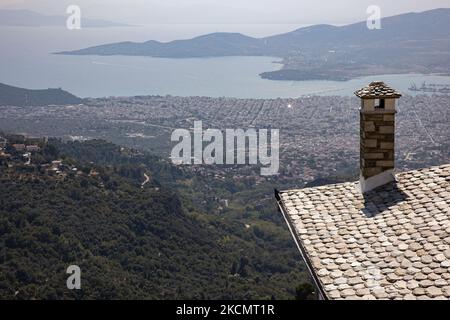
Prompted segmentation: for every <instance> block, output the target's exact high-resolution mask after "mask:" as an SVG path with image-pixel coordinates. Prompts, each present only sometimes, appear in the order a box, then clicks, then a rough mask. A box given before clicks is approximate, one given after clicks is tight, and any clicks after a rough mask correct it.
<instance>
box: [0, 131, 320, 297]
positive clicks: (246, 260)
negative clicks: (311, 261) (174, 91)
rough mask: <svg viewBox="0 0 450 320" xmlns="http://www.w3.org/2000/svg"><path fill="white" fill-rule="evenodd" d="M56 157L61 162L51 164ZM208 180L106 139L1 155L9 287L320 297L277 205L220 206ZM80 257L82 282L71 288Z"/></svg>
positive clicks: (5, 288)
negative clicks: (54, 167)
mask: <svg viewBox="0 0 450 320" xmlns="http://www.w3.org/2000/svg"><path fill="white" fill-rule="evenodd" d="M6 151H8V152H10V153H12V152H13V150H8V147H6ZM13 156H14V154H13ZM55 160H58V161H60V162H61V163H62V165H61V167H60V168H61V169H60V171H59V170H58V171H57V172H58V174H56V175H55V174H49V172H50V171H49V167H50V165H49V164H50V163H52V161H55ZM144 173H145V174H146V175H147V177H149V179H148V181H147V183H145V184H144V185H142V183H143V181H144ZM223 184H224V185H218V186H217V188H218V189H219V188H223V190H225V191H223V192H229V191H227V189H234V190H235V191H237V192H239V190H245V186H233V185H232V182H230V181H228V182H223ZM203 186H204V184H203V183H202V181H201V180H199V179H198V178H196V177H193V176H189V175H188V174H186V173H185V172H183V171H182V169H180V168H178V167H175V166H173V165H171V164H170V163H168V162H166V161H163V160H161V159H159V158H157V157H154V156H152V155H149V154H145V153H142V152H138V151H135V150H130V149H125V148H121V147H119V146H116V145H114V144H111V143H107V142H104V141H99V140H91V141H86V142H62V141H60V140H50V141H49V142H46V143H45V144H43V145H41V149H40V151H39V152H35V153H33V155H32V160H31V163H29V164H23V163H21V162H20V161H15V162H14V161H13V160H11V159H9V160H4V159H3V160H2V159H1V158H0V190H1V192H0V298H1V299H182V298H183V299H294V298H303V299H305V298H312V297H313V295H312V293H311V290H312V287H311V285H310V284H309V279H308V277H307V274H306V272H305V270H304V266H303V263H302V262H301V259H300V256H299V254H298V252H297V250H296V248H295V246H294V244H293V241H292V240H291V238H290V234H289V232H288V231H287V229H286V228H285V227H284V224H283V222H282V220H281V219H282V218H281V217H280V214H278V213H277V212H276V209H275V208H274V206H273V207H271V206H269V207H267V208H262V207H260V208H258V207H253V206H252V205H251V201H249V202H248V206H247V207H246V206H243V208H244V209H243V210H242V215H239V216H238V215H236V213H235V214H234V215H227V213H226V210H225V211H224V212H222V213H221V214H220V215H219V214H216V213H211V212H210V211H209V210H208V208H207V206H206V205H202V204H204V203H205V202H204V201H203V200H202V201H195V200H196V199H195V196H196V195H197V196H198V197H199V198H200V199H204V197H207V196H208V194H207V190H204V189H203V188H204V187H203ZM242 192H243V191H242ZM248 196H249V197H250V198H251V194H249V195H248ZM233 212H236V210H234V211H233ZM247 223H248V224H247ZM73 264H75V265H79V266H80V268H81V290H69V289H67V287H66V279H67V277H68V274H66V269H67V267H68V266H69V265H73Z"/></svg>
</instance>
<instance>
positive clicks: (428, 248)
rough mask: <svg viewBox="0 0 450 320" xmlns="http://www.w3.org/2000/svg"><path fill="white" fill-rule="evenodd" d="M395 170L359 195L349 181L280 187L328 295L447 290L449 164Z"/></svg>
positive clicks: (444, 294) (416, 294)
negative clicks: (389, 180) (381, 183)
mask: <svg viewBox="0 0 450 320" xmlns="http://www.w3.org/2000/svg"><path fill="white" fill-rule="evenodd" d="M396 177H397V182H393V183H390V184H387V185H384V186H382V187H379V188H377V189H375V190H373V191H371V192H368V193H365V194H364V195H363V194H361V193H360V192H359V191H358V188H357V183H356V182H348V183H341V184H332V185H327V186H320V187H314V188H305V189H294V190H286V191H282V192H280V193H279V197H280V202H279V203H280V206H281V208H282V211H283V213H284V215H285V217H286V220H287V221H288V223H289V224H290V226H291V230H293V233H294V236H295V237H296V239H297V241H298V243H299V244H300V246H301V247H302V251H303V255H304V256H305V259H306V260H307V261H308V264H309V265H310V268H311V269H312V272H313V273H315V275H316V276H317V279H318V281H319V285H320V286H321V287H322V288H323V292H324V294H325V295H326V296H327V297H328V298H331V299H341V298H344V299H354V298H356V297H359V298H362V299H425V298H432V299H441V298H447V299H449V298H450V234H449V231H450V165H443V166H438V167H431V168H426V169H421V170H415V171H409V172H403V173H400V174H397V176H396ZM327 289H329V290H327Z"/></svg>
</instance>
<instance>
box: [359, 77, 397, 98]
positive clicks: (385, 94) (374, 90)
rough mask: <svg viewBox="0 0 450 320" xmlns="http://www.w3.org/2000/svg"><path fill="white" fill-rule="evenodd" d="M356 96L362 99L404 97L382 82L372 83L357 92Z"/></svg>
mask: <svg viewBox="0 0 450 320" xmlns="http://www.w3.org/2000/svg"><path fill="white" fill-rule="evenodd" d="M355 95H356V96H358V97H360V98H361V99H385V98H400V97H401V96H402V95H401V94H400V93H399V92H397V91H396V90H395V89H392V88H391V87H389V86H388V85H386V84H385V83H384V82H382V81H374V82H371V83H370V84H369V85H368V86H366V87H364V88H362V89H359V90H358V91H356V92H355Z"/></svg>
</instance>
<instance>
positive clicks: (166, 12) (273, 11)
mask: <svg viewBox="0 0 450 320" xmlns="http://www.w3.org/2000/svg"><path fill="white" fill-rule="evenodd" d="M319 2H320V5H318V3H319ZM74 4H75V5H79V6H80V8H81V11H82V14H83V15H84V16H85V17H89V18H98V19H105V20H111V21H115V22H124V23H130V24H138V25H152V24H297V25H311V24H320V23H327V24H335V25H342V24H348V23H352V22H358V21H362V20H365V19H366V17H367V14H366V9H367V7H368V6H370V5H378V6H379V7H380V8H381V14H382V16H391V15H396V14H400V13H406V12H413V11H414V12H417V11H425V10H429V9H434V8H450V0H427V1H424V0H320V1H319V0H0V9H29V10H33V11H37V12H40V13H46V14H55V15H64V14H65V11H66V8H67V7H68V6H69V5H74Z"/></svg>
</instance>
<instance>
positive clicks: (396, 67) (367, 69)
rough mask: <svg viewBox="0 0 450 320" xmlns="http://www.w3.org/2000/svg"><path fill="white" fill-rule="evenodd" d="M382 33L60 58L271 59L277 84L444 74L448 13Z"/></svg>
mask: <svg viewBox="0 0 450 320" xmlns="http://www.w3.org/2000/svg"><path fill="white" fill-rule="evenodd" d="M381 25H382V29H379V30H369V29H368V28H367V26H366V22H365V21H364V22H359V23H354V24H350V25H346V26H332V25H315V26H310V27H305V28H300V29H297V30H294V31H292V32H288V33H284V34H279V35H274V36H270V37H265V38H253V37H249V36H245V35H243V34H240V33H212V34H207V35H203V36H199V37H195V38H192V39H187V40H175V41H171V42H165V43H164V42H158V41H154V40H150V41H147V42H142V43H137V42H120V43H112V44H106V45H100V46H95V47H89V48H85V49H81V50H75V51H65V52H59V54H66V55H130V56H152V57H166V58H192V57H220V56H276V57H281V58H283V59H284V60H283V64H284V67H283V68H282V70H279V71H275V72H269V73H264V74H262V76H263V77H265V78H269V79H277V80H304V79H337V80H345V79H348V78H352V77H355V76H363V75H370V74H377V73H378V74H379V73H405V72H419V73H449V70H450V8H449V9H435V10H430V11H425V12H421V13H407V14H401V15H397V16H392V17H386V18H383V19H382V21H381Z"/></svg>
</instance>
